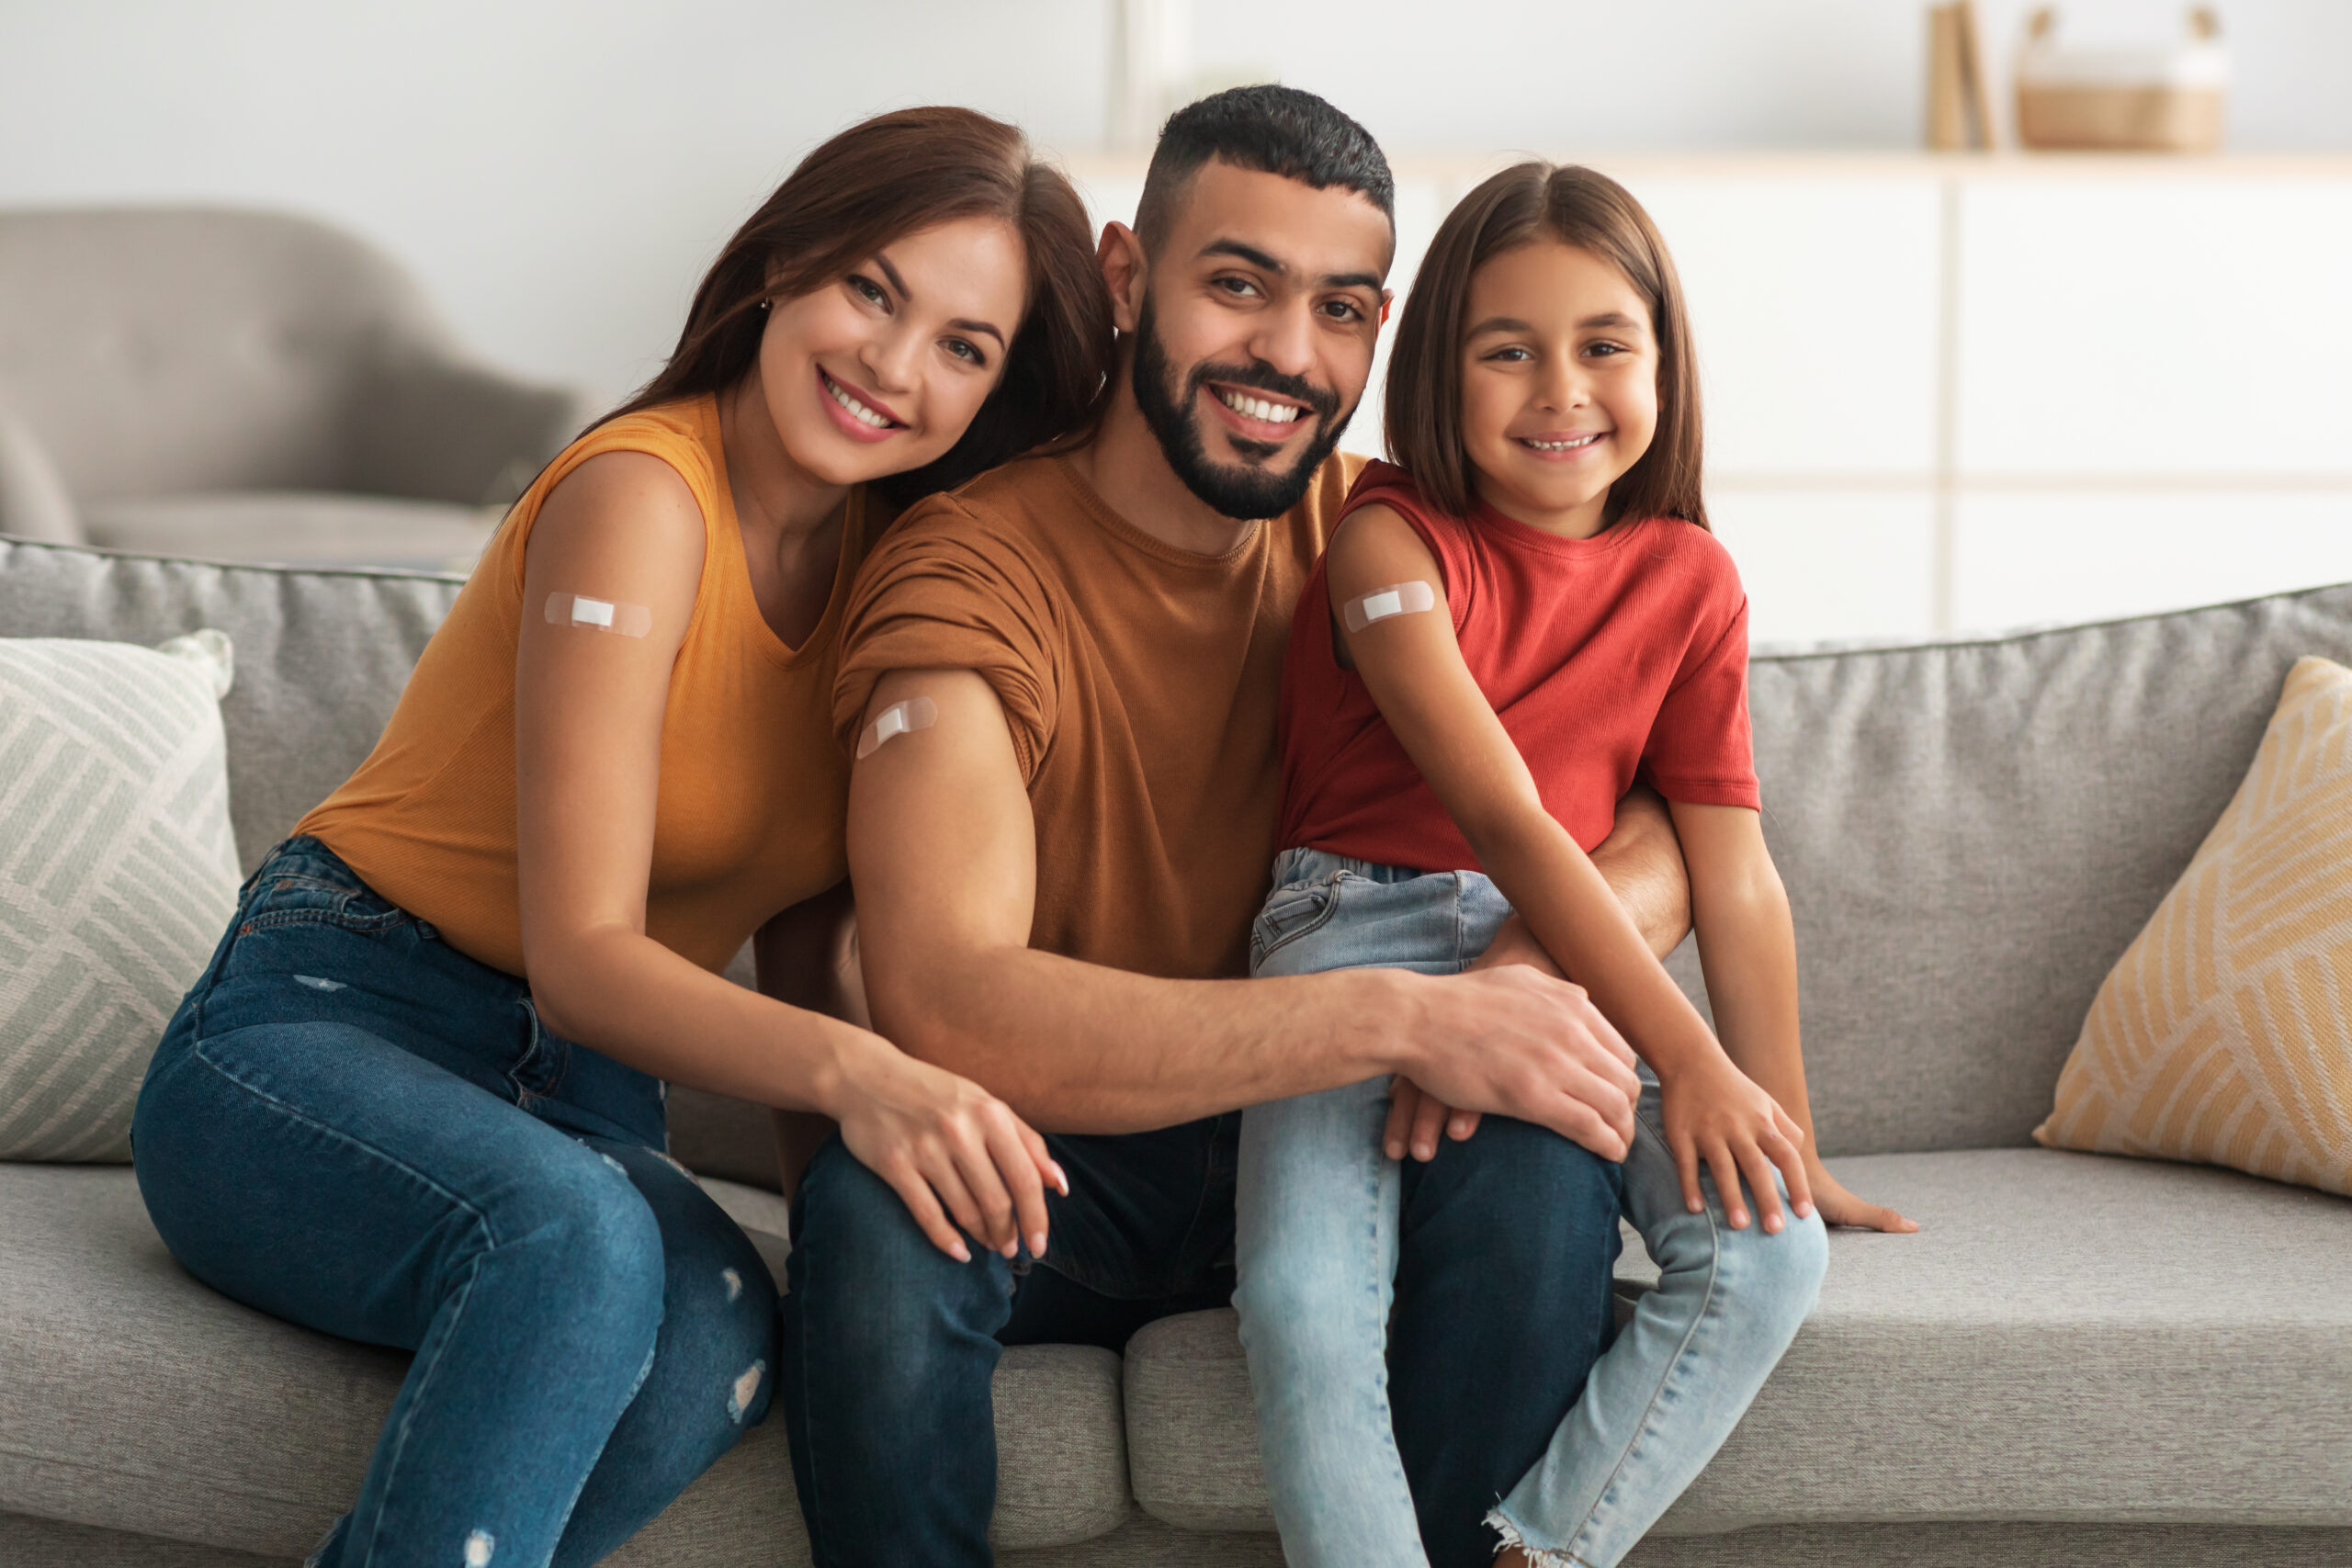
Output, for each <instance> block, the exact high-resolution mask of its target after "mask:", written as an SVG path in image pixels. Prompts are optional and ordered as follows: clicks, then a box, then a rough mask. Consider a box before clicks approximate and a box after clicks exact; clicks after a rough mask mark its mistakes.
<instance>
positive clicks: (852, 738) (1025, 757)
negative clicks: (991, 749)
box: [833, 497, 1060, 783]
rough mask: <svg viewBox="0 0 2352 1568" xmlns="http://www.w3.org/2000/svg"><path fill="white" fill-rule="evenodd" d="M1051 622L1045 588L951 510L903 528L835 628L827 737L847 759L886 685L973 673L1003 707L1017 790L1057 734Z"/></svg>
mask: <svg viewBox="0 0 2352 1568" xmlns="http://www.w3.org/2000/svg"><path fill="white" fill-rule="evenodd" d="M1058 619H1059V617H1058V615H1057V610H1056V607H1055V604H1054V603H1053V600H1052V598H1051V596H1050V595H1049V594H1048V592H1046V580H1045V578H1044V577H1043V576H1042V574H1041V573H1039V572H1038V571H1037V570H1035V567H1034V563H1032V562H1030V561H1028V560H1027V559H1026V558H1023V556H1022V554H1021V553H1020V552H1019V551H1018V550H1017V549H1015V548H1012V547H1010V546H1008V545H1007V544H1006V543H1005V542H1004V541H1002V540H1001V539H997V538H992V537H989V536H987V534H986V533H985V532H984V530H982V529H981V528H980V527H979V526H978V520H977V519H975V518H973V517H972V516H971V514H970V513H968V512H967V511H965V510H964V509H963V508H962V507H960V506H958V505H957V504H956V502H954V501H953V500H952V499H950V498H947V497H938V498H935V499H933V500H932V501H929V502H922V503H921V504H919V505H918V506H917V507H916V508H915V510H914V511H912V512H910V513H908V514H907V515H906V516H905V517H903V518H901V519H899V523H898V525H897V526H896V527H894V528H893V529H892V530H891V531H890V532H889V534H888V536H885V537H884V539H883V541H882V543H881V544H880V545H879V546H877V547H876V549H875V551H874V553H873V554H872V555H870V556H868V557H867V558H866V560H865V566H864V568H863V569H862V570H860V571H859V573H858V578H857V584H856V586H855V588H854V590H853V591H852V592H851V595H850V604H849V609H848V611H847V613H846V615H844V616H843V618H842V634H841V650H842V651H841V673H840V675H839V677H838V678H837V680H836V681H835V682H834V686H833V730H834V734H835V736H836V738H837V739H839V740H840V742H841V745H842V750H844V751H851V752H854V750H855V747H856V744H857V734H858V731H859V729H860V728H862V727H863V725H864V723H865V709H866V705H867V704H868V703H870V702H871V701H872V700H873V696H874V688H875V686H876V684H877V683H878V682H880V681H881V679H882V677H883V676H885V675H887V674H889V673H890V672H891V671H897V670H970V671H974V672H976V673H978V675H979V676H980V677H981V678H982V679H983V680H985V681H987V682H988V683H989V686H990V687H991V688H993V689H994V691H995V692H996V695H997V701H998V702H999V703H1001V704H1002V705H1003V707H1004V717H1005V724H1006V726H1007V728H1009V729H1010V730H1011V731H1012V747H1013V751H1014V754H1015V755H1016V756H1017V757H1018V758H1019V759H1020V762H1021V775H1022V778H1023V782H1024V783H1025V782H1027V781H1028V780H1029V779H1031V778H1033V777H1034V776H1035V773H1036V770H1037V760H1038V758H1039V757H1041V756H1043V755H1044V753H1045V750H1046V742H1047V741H1048V740H1049V739H1051V738H1052V735H1053V732H1054V720H1055V716H1056V713H1057V705H1058V699H1059V692H1058V689H1057V681H1056V662H1055V658H1054V653H1055V649H1057V647H1058V646H1059V642H1060V638H1059V636H1058V629H1059V628H1058Z"/></svg>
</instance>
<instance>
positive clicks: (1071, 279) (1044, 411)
mask: <svg viewBox="0 0 2352 1568" xmlns="http://www.w3.org/2000/svg"><path fill="white" fill-rule="evenodd" d="M963 218H993V219H998V220H1001V221H1003V222H1005V223H1007V224H1009V225H1011V226H1012V229H1013V231H1015V232H1016V233H1018V234H1019V235H1020V236H1021V244H1022V249H1023V253H1024V254H1025V255H1026V256H1027V259H1028V277H1027V280H1026V281H1027V291H1026V296H1025V298H1026V300H1027V304H1026V308H1025V312H1024V314H1023V317H1022V321H1021V326H1020V329H1019V330H1018V331H1017V332H1015V333H1013V338H1012V346H1011V347H1010V348H1009V349H1008V350H1007V352H1006V354H1005V360H1004V374H1003V376H1002V378H1001V379H1000V380H999V381H998V382H997V385H996V389H995V390H994V391H992V392H990V393H989V398H988V400H987V401H986V402H984V403H982V404H981V405H980V410H979V412H978V414H976V415H975V416H973V419H972V423H971V426H970V428H969V429H967V430H966V431H965V433H964V435H963V438H962V439H961V440H959V441H957V442H956V445H955V446H952V447H950V448H949V449H948V450H947V451H946V452H945V453H944V454H943V455H942V456H941V457H937V458H935V459H934V460H933V461H932V462H931V463H929V464H926V465H925V466H924V467H922V468H917V469H915V470H913V471H912V472H910V473H904V474H894V475H892V476H891V477H890V478H889V479H885V480H881V481H879V482H877V483H876V485H875V486H874V487H873V488H874V489H875V490H876V491H880V492H881V495H882V498H883V499H884V500H885V501H886V502H888V504H889V505H890V507H891V509H892V510H893V511H896V510H898V509H899V508H901V507H904V506H906V505H907V504H908V503H910V502H913V501H915V500H917V499H918V498H920V497H922V496H924V495H928V494H930V493H932V492H933V491H942V490H950V489H953V488H954V487H955V486H956V485H959V484H961V483H963V482H964V481H965V480H966V479H970V478H972V477H973V476H974V475H975V474H978V473H980V472H981V471H982V470H984V469H987V468H994V467H995V466H996V465H997V464H999V463H1001V462H1004V461H1005V460H1007V459H1008V458H1012V457H1018V456H1020V455H1021V454H1022V453H1023V452H1025V451H1027V450H1029V449H1030V448H1031V447H1033V446H1040V445H1043V444H1044V443H1046V442H1049V441H1054V440H1057V439H1059V438H1061V437H1065V436H1069V435H1071V434H1076V433H1079V432H1081V431H1083V430H1086V429H1088V428H1091V425H1092V424H1093V423H1094V421H1095V420H1096V419H1097V418H1098V417H1099V416H1100V413H1101V403H1102V399H1103V389H1104V388H1105V387H1106V386H1107V385H1108V383H1109V378H1110V373H1111V367H1112V364H1113V353H1114V351H1113V346H1112V341H1113V340H1112V332H1111V300H1110V296H1109V294H1108V292H1107V291H1106V290H1105V288H1103V276H1102V273H1101V272H1100V271H1099V270H1098V269H1097V268H1096V265H1095V261H1094V243H1093V234H1092V231H1091V227H1090V226H1089V224H1088V221H1087V216H1086V204H1085V203H1084V202H1082V201H1080V199H1079V196H1078V192H1077V191H1075V190H1074V189H1072V188H1071V186H1070V183H1069V179H1068V178H1067V177H1065V176H1064V175H1063V174H1062V173H1061V171H1060V170H1058V169H1057V168H1055V167H1053V166H1052V165H1051V164H1044V163H1040V162H1038V161H1037V159H1036V158H1035V156H1034V155H1033V154H1032V153H1031V152H1030V149H1029V141H1028V138H1027V137H1025V136H1023V134H1022V133H1021V131H1020V130H1018V129H1017V128H1015V127H1013V126H1010V125H1007V124H1005V123H1004V122H1003V121H1002V120H999V119H991V118H989V117H988V116H987V115H984V114H978V113H976V112H974V111H973V110H971V109H965V108H949V107H931V108H911V109H900V110H898V111H897V112H895V113H892V114H886V115H877V116H876V117H875V118H872V119H869V120H865V121H864V122H862V123H860V124H857V125H854V126H852V127H850V128H849V129H848V130H844V131H842V133H841V134H840V135H838V136H836V137H834V138H833V139H832V140H831V141H827V142H826V143H825V144H824V145H823V146H821V147H819V148H818V149H817V150H816V151H815V152H811V153H809V156H807V157H806V158H803V159H802V160H801V161H800V164H799V166H798V167H797V168H796V169H794V170H793V171H792V173H791V175H789V176H788V177H787V178H786V180H785V182H784V184H782V185H780V186H777V187H776V189H775V194H774V195H773V196H771V197H768V198H767V200H765V201H763V202H762V203H761V204H760V209H759V210H758V211H756V212H754V213H752V216H751V217H750V218H749V219H748V220H745V221H744V224H743V226H742V227H741V229H738V230H737V231H735V237H734V238H733V239H731V240H729V241H728V242H727V246H726V248H725V249H724V250H722V251H720V252H719V253H718V261H716V262H715V263H713V264H712V265H711V269H710V272H709V275H708V276H706V277H705V278H704V279H703V280H702V286H701V287H700V288H696V289H695V300H694V306H693V308H692V309H691V310H688V311H687V312H686V325H685V330H684V332H682V333H679V334H678V346H677V347H676V348H675V349H673V350H672V351H671V354H670V361H669V363H668V364H667V365H665V366H663V367H662V373H661V374H660V375H658V376H656V377H654V378H653V379H652V380H650V381H649V382H647V383H646V384H645V386H644V388H643V389H641V390H639V392H638V393H637V395H636V396H635V397H632V398H631V399H629V400H628V401H627V402H625V403H623V404H622V405H621V406H620V407H619V408H617V409H615V410H614V411H613V412H611V413H609V414H607V415H605V420H610V419H617V418H619V417H620V416H621V415H623V414H628V413H635V412H639V410H642V409H649V408H651V407H654V406H655V405H656V404H660V403H667V402H674V401H676V400H678V399H681V398H687V397H693V396H695V395H696V394H698V393H703V392H717V391H721V390H724V389H726V388H728V387H730V386H733V385H734V384H735V383H736V382H737V381H739V380H741V379H742V378H743V377H745V376H747V375H749V374H751V372H752V368H753V367H754V366H756V365H757V364H758V362H759V353H760V335H761V333H763V331H765V329H766V325H767V317H766V315H765V314H764V313H763V311H762V310H761V309H760V306H761V304H762V303H763V301H765V300H769V299H794V298H796V297H797V296H799V295H803V294H807V293H809V292H810V291H811V290H813V289H818V288H823V287H825V286H826V285H827V284H830V283H832V282H834V281H836V280H837V279H839V278H841V277H842V276H845V275H846V274H848V273H849V271H850V270H851V269H852V268H854V267H855V266H856V265H859V264H861V263H863V262H865V260H867V259H868V258H869V257H871V256H872V255H873V254H874V253H875V252H876V251H878V250H880V249H882V248H883V247H884V246H886V245H888V244H889V243H891V242H892V241H893V240H897V239H899V238H900V237H902V236H904V235H907V234H910V233H913V232H915V231H917V230H921V229H928V228H932V227H933V226H934V225H937V224H941V223H947V222H952V221H954V220H957V219H963ZM605 420H599V421H597V423H600V424H601V423H605Z"/></svg>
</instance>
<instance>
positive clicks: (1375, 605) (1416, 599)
mask: <svg viewBox="0 0 2352 1568" xmlns="http://www.w3.org/2000/svg"><path fill="white" fill-rule="evenodd" d="M1436 608H1437V592H1436V590H1434V589H1432V588H1431V587H1430V585H1429V584H1428V583H1426V582H1397V583H1391V584H1390V585H1389V586H1388V587H1386V588H1375V589H1374V590H1373V591H1372V592H1369V593H1367V594H1365V595H1364V596H1363V598H1361V599H1351V600H1349V601H1348V602H1347V604H1346V606H1345V607H1344V608H1343V609H1342V610H1341V611H1340V618H1341V619H1343V620H1345V621H1346V622H1347V623H1348V630H1349V631H1350V632H1351V633H1353V632H1360V631H1362V630H1363V629H1364V627H1366V626H1370V625H1372V623H1373V622H1374V621H1385V620H1386V619H1387V618H1388V617H1389V616H1391V615H1411V614H1413V613H1414V612H1415V611H1417V610H1434V609H1436Z"/></svg>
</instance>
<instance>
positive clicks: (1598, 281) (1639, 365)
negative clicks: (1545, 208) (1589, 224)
mask: <svg viewBox="0 0 2352 1568" xmlns="http://www.w3.org/2000/svg"><path fill="white" fill-rule="evenodd" d="M1465 319H1466V321H1468V323H1469V326H1468V331H1466V332H1465V333H1464V334H1463V340H1462V444H1463V449H1464V455H1465V456H1466V457H1468V458H1469V459H1470V466H1471V470H1472V475H1471V477H1472V482H1473V483H1474V484H1475V485H1476V489H1477V492H1478V497H1479V499H1480V500H1482V501H1484V502H1487V504H1488V505H1490V506H1492V507H1493V508H1494V509H1495V510H1496V511H1498V512H1500V513H1503V514H1504V515H1505V516H1507V517H1510V518H1513V519H1515V520H1517V521H1519V522H1521V523H1524V524H1527V525H1529V526H1531V527H1535V528H1541V529H1543V530H1544V532H1546V533H1549V534H1558V535H1562V536H1566V537H1569V538H1577V539H1583V538H1589V537H1591V536H1593V535H1595V534H1598V533H1600V530H1601V528H1602V527H1603V526H1604V525H1606V523H1607V521H1608V502H1609V487H1610V486H1611V485H1612V484H1614V483H1616V482H1617V480H1618V479H1620V478H1622V477H1623V475H1624V473H1625V471H1626V470H1627V469H1629V468H1632V467H1633V466H1634V464H1635V463H1636V462H1638V461H1639V460H1640V459H1641V456H1642V454H1643V453H1645V452H1646V451H1648V450H1649V446H1650V440H1651V438H1652V437H1653V436H1654V435H1655V434H1657V368H1658V350H1657V337H1656V335H1655V333H1653V331H1652V328H1651V321H1650V311H1649V306H1648V304H1647V303H1646V302H1645V300H1644V299H1643V298H1642V296H1641V293H1640V291H1639V290H1637V289H1636V288H1634V285H1633V283H1632V282H1631V280H1629V279H1628V278H1627V277H1626V276H1625V275H1624V274H1623V272H1621V271H1619V270H1618V269H1617V267H1616V266H1615V265H1613V264H1611V263H1610V262H1607V261H1604V260H1602V259H1601V258H1600V256H1597V255H1595V254H1592V253H1591V252H1590V251H1588V250H1585V249H1583V248H1581V247H1580V246H1576V245H1569V244H1564V243H1561V242H1560V241H1558V240H1553V239H1538V240H1533V241H1531V242H1529V243H1526V244H1523V245H1517V246H1514V247H1513V248H1511V249H1510V250H1508V251H1505V252H1503V253H1502V254H1499V255H1497V256H1495V257H1493V258H1491V259H1490V260H1488V261H1487V263H1486V264H1485V265H1481V266H1480V267H1479V268H1478V270H1477V272H1476V274H1474V275H1473V276H1472V277H1471V279H1470V298H1469V309H1468V310H1467V311H1466V312H1465Z"/></svg>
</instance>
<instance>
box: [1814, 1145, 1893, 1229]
mask: <svg viewBox="0 0 2352 1568" xmlns="http://www.w3.org/2000/svg"><path fill="white" fill-rule="evenodd" d="M1806 1174H1807V1175H1808V1176H1809V1177H1810V1178H1811V1179H1812V1181H1813V1201H1814V1202H1815V1205H1816V1206H1817V1207H1818V1208H1819V1209H1820V1210H1821V1219H1822V1223H1823V1224H1832V1225H1854V1226H1858V1227H1860V1229H1862V1230H1870V1231H1888V1232H1891V1233H1893V1234H1895V1235H1909V1234H1911V1233H1912V1232H1913V1231H1916V1230H1917V1229H1918V1228H1919V1226H1918V1224H1917V1221H1913V1220H1906V1219H1905V1218H1904V1217H1903V1216H1902V1215H1900V1214H1898V1213H1895V1212H1894V1210H1892V1209H1889V1208H1886V1207H1885V1206H1883V1204H1878V1203H1871V1202H1865V1201H1863V1200H1861V1199H1860V1198H1857V1197H1855V1196H1854V1195H1853V1194H1852V1193H1851V1192H1849V1191H1847V1190H1846V1188H1845V1185H1844V1184H1843V1183H1841V1182H1840V1181H1839V1180H1838V1179H1837V1178H1836V1177H1834V1176H1832V1175H1830V1174H1829V1172H1828V1171H1827V1170H1826V1168H1823V1167H1822V1166H1821V1165H1820V1164H1819V1163H1818V1162H1816V1163H1815V1165H1814V1166H1813V1168H1812V1169H1811V1170H1809V1171H1808V1172H1807V1173H1806Z"/></svg>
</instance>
